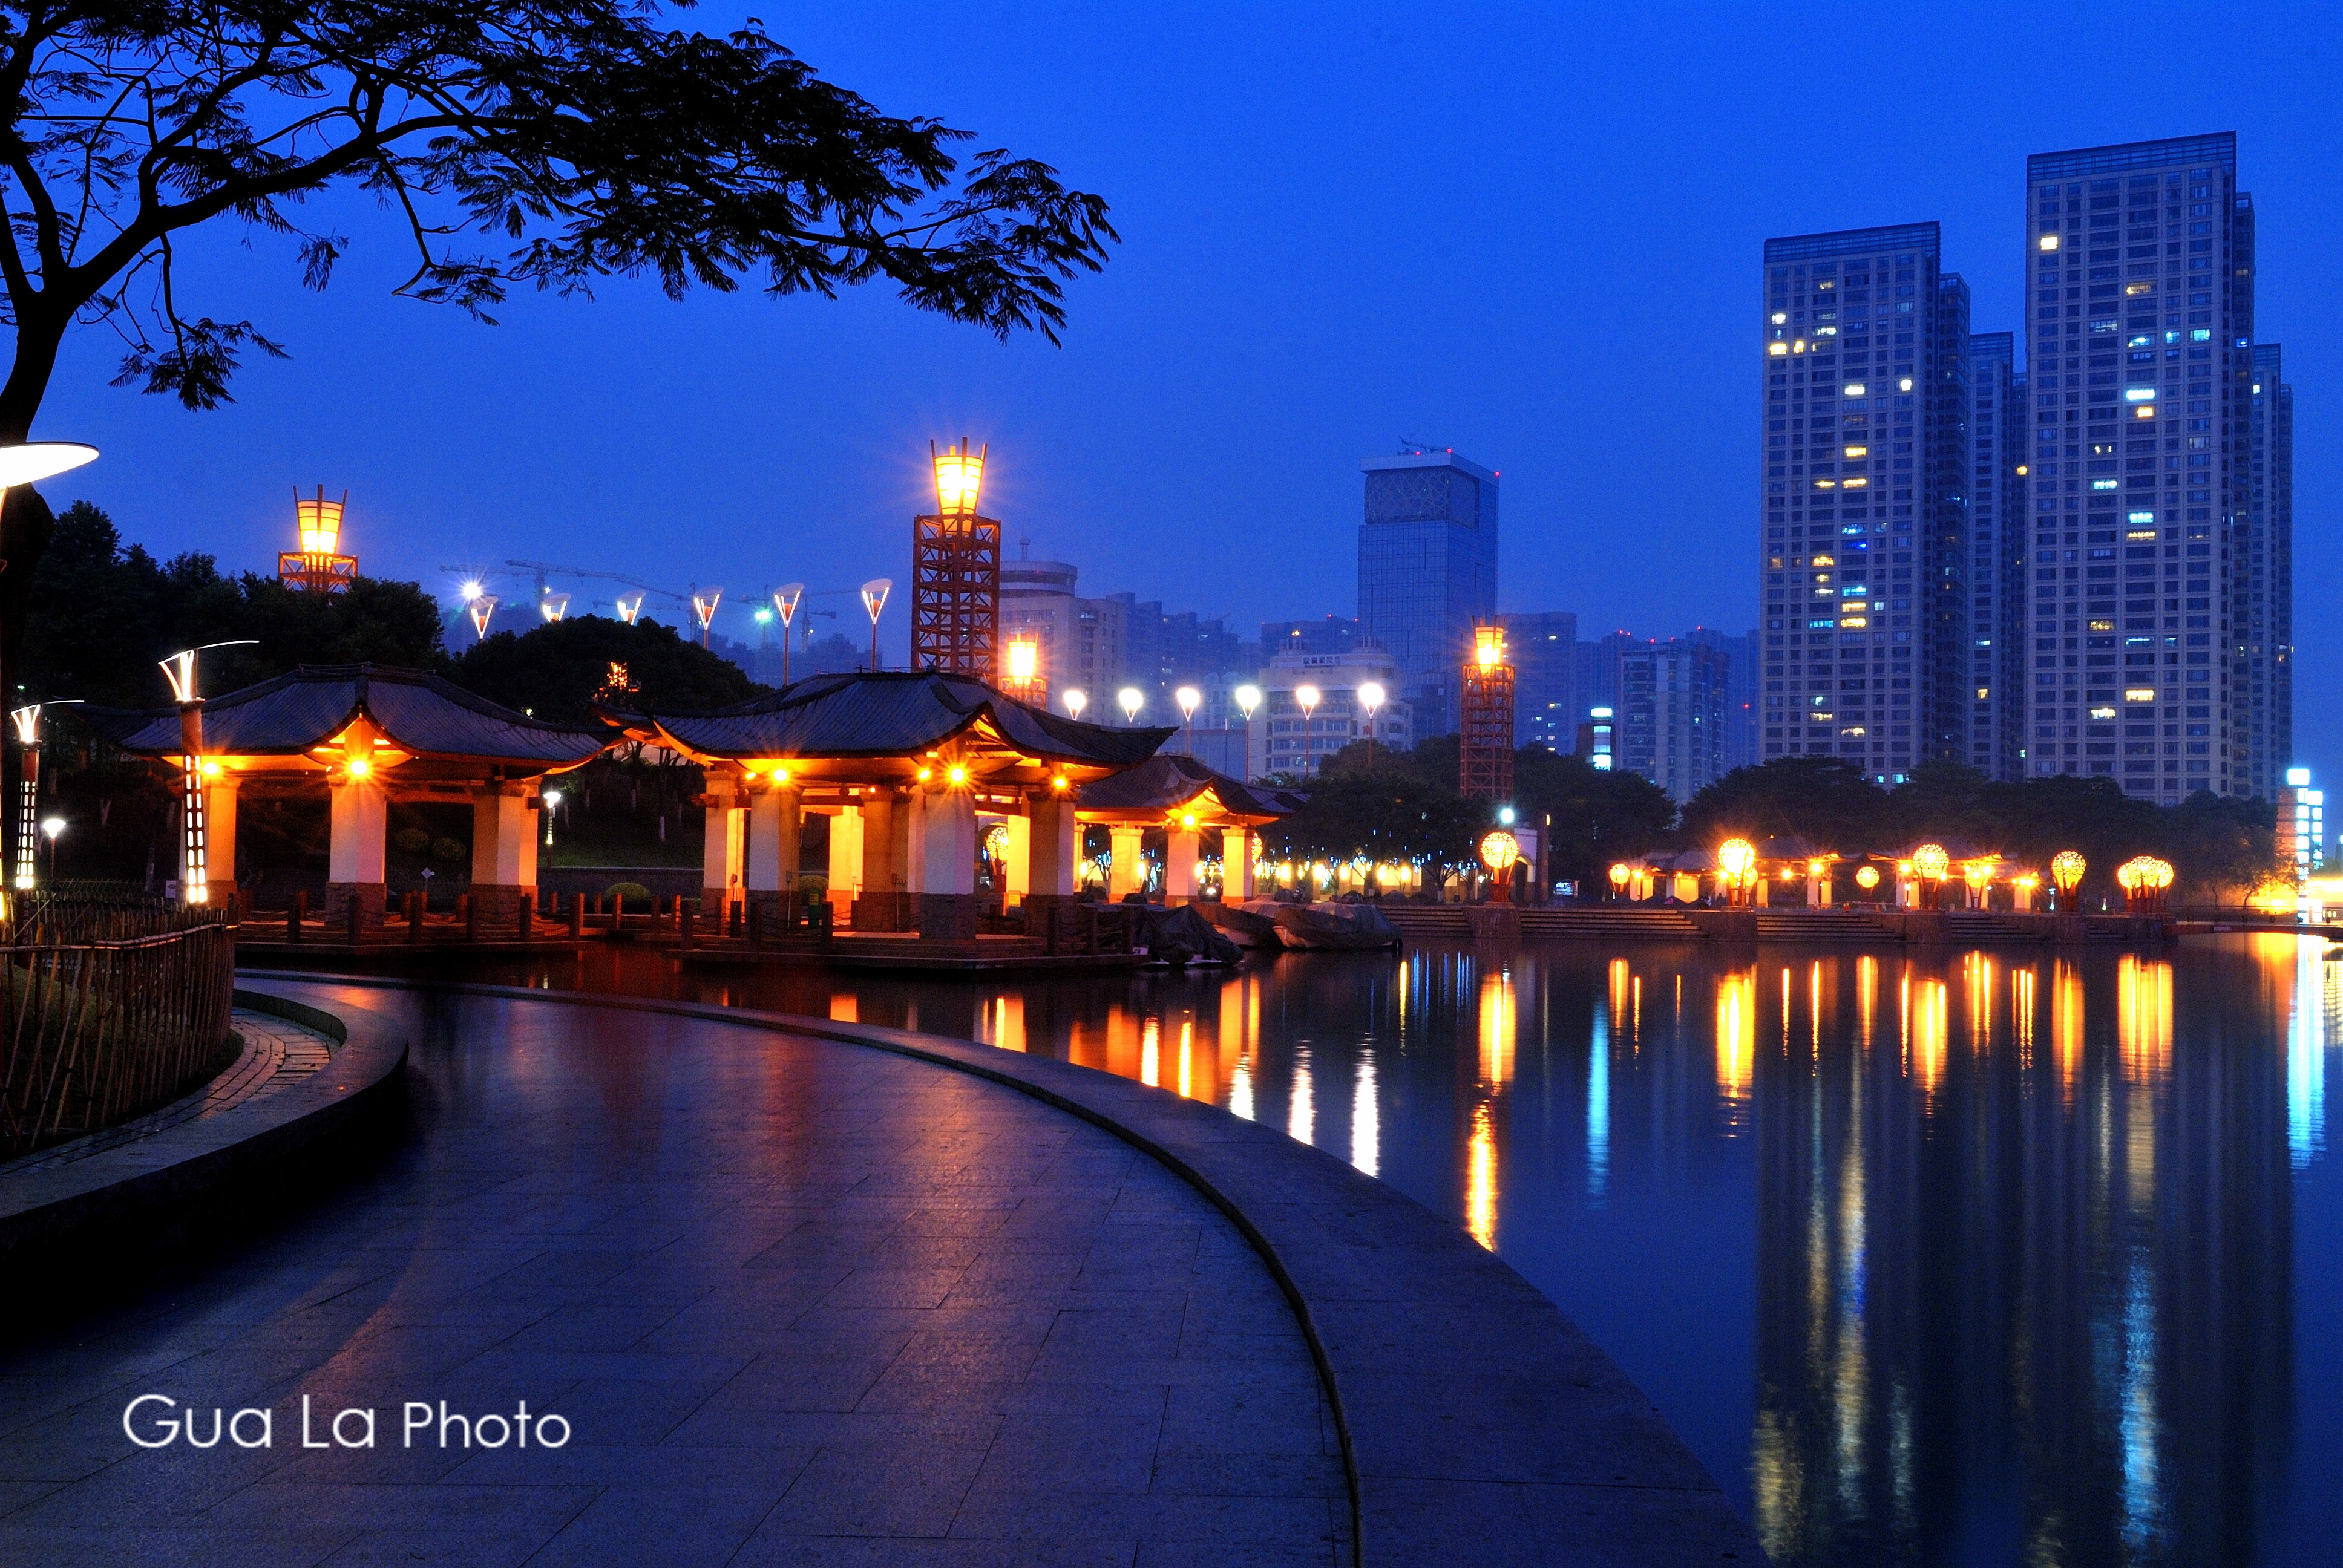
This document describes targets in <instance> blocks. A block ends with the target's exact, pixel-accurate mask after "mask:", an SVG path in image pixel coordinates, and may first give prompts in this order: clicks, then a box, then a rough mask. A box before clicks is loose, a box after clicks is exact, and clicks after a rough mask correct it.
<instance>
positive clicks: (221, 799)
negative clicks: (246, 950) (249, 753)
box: [204, 772, 236, 903]
mask: <svg viewBox="0 0 2343 1568" xmlns="http://www.w3.org/2000/svg"><path fill="white" fill-rule="evenodd" d="M204 884H205V886H206V888H207V889H208V890H209V891H208V892H207V893H206V898H208V899H209V900H210V901H211V902H213V903H220V902H223V901H224V900H226V898H227V897H228V895H229V894H231V893H233V892H234V891H236V775H235V774H233V773H227V772H222V773H220V774H219V775H218V776H217V777H216V778H211V779H205V780H204Z"/></svg>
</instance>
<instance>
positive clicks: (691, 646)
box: [448, 615, 764, 722]
mask: <svg viewBox="0 0 2343 1568" xmlns="http://www.w3.org/2000/svg"><path fill="white" fill-rule="evenodd" d="M613 664H623V665H625V666H626V668H627V675H628V684H630V685H631V686H633V687H634V688H635V690H634V691H633V692H632V693H631V694H629V693H626V692H609V693H608V694H607V697H606V700H608V701H609V702H610V703H611V704H612V705H614V706H619V707H641V708H646V709H666V710H669V711H676V710H685V711H689V710H691V709H704V708H721V707H723V706H725V705H726V704H728V703H733V702H739V701H742V700H744V699H747V698H750V697H753V696H755V695H757V693H759V691H761V690H763V689H764V688H762V687H760V686H758V685H757V684H756V683H755V682H754V681H751V680H750V679H749V677H748V676H747V675H746V674H745V673H743V672H742V670H741V668H740V667H739V665H737V664H734V663H732V662H731V661H730V660H729V659H723V658H718V657H717V656H716V655H714V654H712V653H710V652H709V651H708V650H707V649H706V648H702V647H700V646H699V644H698V643H696V642H691V641H689V640H687V639H686V638H681V637H679V636H677V635H676V633H675V630H674V628H671V627H665V626H661V625H659V623H658V622H657V621H651V620H641V621H638V622H636V623H635V624H634V625H632V626H628V624H627V623H626V622H625V621H622V620H611V619H608V618H605V617H602V616H598V615H588V616H578V617H575V618H568V619H563V620H558V621H554V622H552V623H551V624H549V625H546V626H539V627H537V628H533V629H532V630H530V631H528V632H526V633H524V634H520V635H518V636H517V635H515V634H514V633H512V632H509V631H500V632H498V633H497V634H495V635H494V636H493V637H490V638H487V639H486V640H484V641H481V642H478V643H475V644H473V645H472V646H471V647H470V648H466V649H465V650H464V653H463V656H462V657H461V658H458V659H457V660H456V661H455V665H454V667H453V668H451V669H450V670H449V671H448V674H449V678H452V679H453V680H454V681H455V682H456V683H457V684H458V685H459V686H461V687H463V688H465V689H467V690H469V691H475V692H478V694H479V695H480V696H482V697H485V698H487V699H488V700H489V701H491V702H500V703H502V704H504V706H506V707H507V708H511V709H519V710H522V711H526V712H529V713H533V714H535V715H536V716H537V717H538V718H539V719H554V720H556V721H567V722H578V721H581V720H583V719H586V718H587V717H588V711H589V707H588V705H589V704H591V703H592V702H593V701H594V700H595V699H597V698H598V697H604V696H605V692H606V688H607V686H608V679H609V674H610V667H611V666H612V665H613Z"/></svg>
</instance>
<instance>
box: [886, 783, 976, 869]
mask: <svg viewBox="0 0 2343 1568" xmlns="http://www.w3.org/2000/svg"><path fill="white" fill-rule="evenodd" d="M935 801H936V798H935V797H934V796H932V795H930V794H929V793H928V792H927V791H926V790H925V789H914V790H912V791H911V799H910V801H909V802H908V804H909V805H910V809H909V810H908V811H898V812H897V813H896V825H895V837H896V842H897V843H898V844H900V846H901V849H900V854H901V856H902V859H900V861H898V862H897V863H896V868H895V870H896V876H897V878H898V879H899V880H898V885H899V886H900V887H901V888H902V889H903V890H905V891H907V892H912V893H924V892H926V891H928V875H927V872H928V813H929V811H930V809H932V808H933V807H934V805H935ZM971 826H972V824H971ZM974 875H975V865H974V862H973V861H971V862H970V885H971V886H973V882H974ZM939 891H942V890H939Z"/></svg>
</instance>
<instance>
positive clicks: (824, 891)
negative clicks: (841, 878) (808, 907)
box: [798, 877, 830, 904]
mask: <svg viewBox="0 0 2343 1568" xmlns="http://www.w3.org/2000/svg"><path fill="white" fill-rule="evenodd" d="M798 896H799V898H802V899H803V900H805V901H806V902H807V903H809V904H818V903H820V902H821V901H822V900H824V899H827V898H829V897H830V879H829V878H828V877H799V879H798Z"/></svg>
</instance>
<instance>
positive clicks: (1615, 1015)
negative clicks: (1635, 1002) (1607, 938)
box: [1607, 959, 1627, 1030]
mask: <svg viewBox="0 0 2343 1568" xmlns="http://www.w3.org/2000/svg"><path fill="white" fill-rule="evenodd" d="M1607 973H1608V977H1609V979H1610V981H1611V1027H1612V1028H1613V1029H1614V1030H1624V1029H1625V1028H1627V960H1625V959H1613V960H1611V964H1610V968H1609V970H1608V971H1607Z"/></svg>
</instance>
